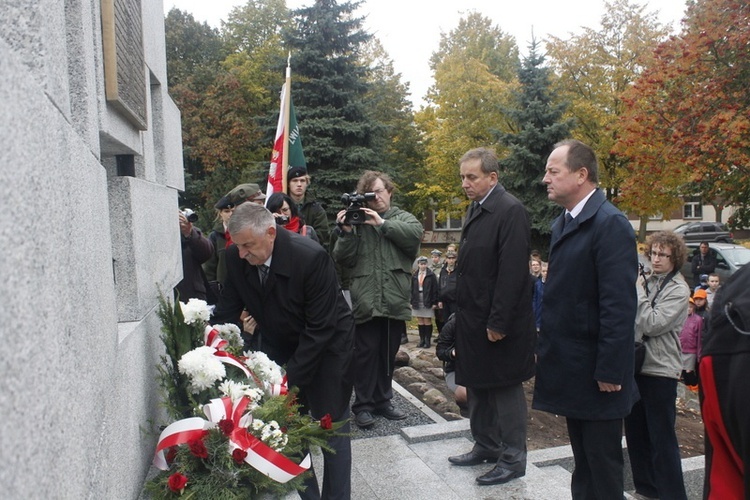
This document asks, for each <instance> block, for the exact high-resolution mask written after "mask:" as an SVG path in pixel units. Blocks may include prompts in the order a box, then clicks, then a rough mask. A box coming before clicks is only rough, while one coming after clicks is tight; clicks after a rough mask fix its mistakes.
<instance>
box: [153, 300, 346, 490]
mask: <svg viewBox="0 0 750 500" xmlns="http://www.w3.org/2000/svg"><path fill="white" fill-rule="evenodd" d="M211 313H212V307H211V306H208V305H207V304H206V302H205V301H202V300H197V299H190V300H189V301H188V302H187V303H182V302H180V303H179V307H172V305H171V304H170V303H169V302H168V301H167V300H166V299H164V297H162V298H161V299H160V306H159V317H160V319H161V321H162V335H161V339H162V342H163V343H164V346H165V350H166V354H165V355H164V356H162V357H161V359H160V361H161V362H160V364H159V366H158V372H159V383H160V386H161V388H162V391H163V392H164V396H165V398H164V406H165V408H166V409H167V411H168V413H169V415H170V417H172V418H173V419H175V421H174V422H172V423H171V424H169V425H168V426H166V427H164V428H163V430H162V431H161V434H160V436H159V440H158V443H157V446H156V453H155V455H154V461H153V464H154V466H155V467H156V468H157V469H159V472H158V473H157V474H156V475H155V476H154V477H153V478H152V479H151V480H149V481H148V482H147V484H146V490H147V491H148V492H149V493H150V494H151V496H152V497H153V498H173V497H175V496H179V495H182V494H186V495H188V494H189V496H191V497H194V498H254V497H257V496H259V495H261V494H271V495H273V496H277V495H279V496H280V495H284V494H286V493H289V492H290V491H293V490H296V489H297V490H298V489H301V488H302V487H303V481H304V479H305V477H306V475H307V474H309V473H308V472H307V470H308V469H309V467H310V457H309V455H308V454H307V450H308V449H310V447H312V446H320V447H322V448H324V449H326V450H330V448H329V447H328V445H327V440H328V439H329V438H330V437H332V435H333V434H334V433H335V432H336V430H337V429H338V428H339V427H341V426H342V425H343V424H344V422H337V423H334V422H332V420H331V417H330V415H326V416H324V417H323V418H322V419H321V420H320V421H316V420H314V419H312V418H311V417H310V416H309V415H302V414H300V411H299V404H298V403H297V400H296V394H297V392H298V391H297V389H296V388H288V387H287V383H286V376H285V374H284V371H283V369H282V368H281V367H280V366H278V365H277V364H276V363H274V362H273V361H271V360H270V359H269V358H268V356H266V355H265V354H264V353H262V352H253V351H248V352H243V351H242V346H243V341H242V337H241V335H240V330H239V328H237V326H236V325H233V324H226V325H216V326H208V321H209V319H210V316H211Z"/></svg>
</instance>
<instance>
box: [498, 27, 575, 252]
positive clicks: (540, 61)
mask: <svg viewBox="0 0 750 500" xmlns="http://www.w3.org/2000/svg"><path fill="white" fill-rule="evenodd" d="M544 60H545V58H544V55H543V54H539V53H538V52H537V42H536V40H535V39H533V38H532V42H531V44H530V46H529V55H528V56H526V57H524V58H523V60H522V62H521V67H520V69H519V71H518V80H519V83H520V85H521V91H520V92H519V93H518V95H517V102H516V105H515V106H514V107H513V108H512V109H508V110H506V115H507V116H508V118H509V120H510V121H511V122H512V123H514V125H515V127H514V128H515V130H514V131H513V132H510V133H502V132H500V133H498V139H499V142H500V144H501V145H502V146H504V147H506V148H508V149H507V151H508V154H507V155H506V156H505V157H504V158H502V159H501V160H500V167H501V179H500V182H501V183H502V184H503V186H505V188H506V189H507V190H508V191H509V192H510V193H511V194H513V195H514V196H516V197H517V198H518V199H520V200H521V202H523V204H524V205H525V206H526V209H527V210H528V211H529V216H530V218H531V244H532V247H533V248H536V249H539V250H542V251H546V249H547V248H548V247H549V235H550V224H551V223H552V220H553V219H554V218H555V217H556V216H557V215H559V213H560V208H559V207H558V206H557V205H555V204H554V203H552V202H551V201H549V200H548V199H547V188H546V187H545V185H544V184H542V177H544V168H545V164H546V161H547V157H548V156H549V155H550V153H551V152H552V149H553V147H554V145H555V143H556V142H558V141H560V140H563V139H566V138H568V137H570V133H571V130H572V128H573V121H572V120H571V119H563V114H564V112H565V109H566V107H567V105H566V104H565V103H557V102H556V99H555V95H554V94H553V92H552V90H551V86H550V69H549V68H547V67H545V66H544Z"/></svg>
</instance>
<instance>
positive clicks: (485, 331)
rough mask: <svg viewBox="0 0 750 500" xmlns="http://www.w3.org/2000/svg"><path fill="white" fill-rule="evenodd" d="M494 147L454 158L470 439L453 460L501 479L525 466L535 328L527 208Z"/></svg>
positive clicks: (459, 356)
mask: <svg viewBox="0 0 750 500" xmlns="http://www.w3.org/2000/svg"><path fill="white" fill-rule="evenodd" d="M499 170H500V169H499V166H498V163H497V158H496V157H495V153H494V152H493V151H492V150H489V149H485V148H478V149H473V150H471V151H469V152H468V153H466V154H465V155H464V156H463V157H462V158H461V160H460V171H461V180H462V182H461V186H462V187H463V189H464V191H465V192H466V196H468V197H469V199H471V200H473V201H472V206H471V208H470V209H469V213H468V215H467V218H466V221H465V222H464V227H463V231H462V233H461V252H460V253H459V254H458V263H457V264H456V270H457V272H458V276H457V279H456V307H457V309H456V332H457V334H456V383H457V384H459V385H463V386H466V388H467V391H468V399H469V415H470V424H471V434H472V436H473V437H474V441H475V444H474V447H473V449H472V450H471V451H469V452H468V453H465V454H463V455H457V456H452V457H449V458H448V461H449V462H451V463H452V464H454V465H464V466H468V465H477V464H480V463H482V462H493V463H495V467H494V468H493V469H492V470H490V471H489V472H487V473H486V474H484V475H481V476H479V477H478V478H477V479H476V480H477V482H478V483H479V484H485V485H487V484H501V483H506V482H508V481H510V480H512V479H514V478H518V477H521V476H523V475H524V474H525V473H526V417H527V413H528V410H527V408H526V398H525V396H524V391H523V385H522V383H523V381H525V380H528V379H530V378H531V377H532V376H533V375H534V342H535V339H536V328H535V326H534V315H533V313H532V307H531V291H532V280H531V275H530V274H529V270H528V269H529V264H528V262H529V239H530V228H529V216H528V214H527V212H526V209H525V208H524V206H523V205H522V204H521V202H520V201H518V200H517V199H516V198H515V197H514V196H513V195H511V194H510V193H508V192H507V191H506V190H505V188H503V187H502V186H501V185H500V184H498V174H499Z"/></svg>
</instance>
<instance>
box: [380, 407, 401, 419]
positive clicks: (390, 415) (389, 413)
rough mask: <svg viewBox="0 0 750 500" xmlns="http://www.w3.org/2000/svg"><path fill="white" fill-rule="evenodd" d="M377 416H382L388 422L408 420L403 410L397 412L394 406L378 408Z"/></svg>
mask: <svg viewBox="0 0 750 500" xmlns="http://www.w3.org/2000/svg"><path fill="white" fill-rule="evenodd" d="M374 413H375V414H376V415H382V416H383V417H385V418H387V419H388V420H403V419H405V418H406V413H404V412H402V411H401V410H397V409H396V408H394V407H393V405H388V406H386V407H385V408H378V409H376V410H375V412H374Z"/></svg>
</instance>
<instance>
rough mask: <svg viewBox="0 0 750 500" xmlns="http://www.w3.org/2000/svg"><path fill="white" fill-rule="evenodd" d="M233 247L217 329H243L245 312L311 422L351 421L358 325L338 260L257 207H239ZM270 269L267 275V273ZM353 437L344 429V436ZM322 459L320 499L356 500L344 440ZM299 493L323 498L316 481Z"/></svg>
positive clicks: (336, 440) (340, 438)
mask: <svg viewBox="0 0 750 500" xmlns="http://www.w3.org/2000/svg"><path fill="white" fill-rule="evenodd" d="M227 229H228V230H229V233H230V235H231V236H232V241H233V242H234V245H232V246H230V247H229V248H228V249H227V252H226V263H227V279H226V282H225V284H224V288H223V290H222V293H221V298H220V300H219V305H218V306H217V308H216V311H215V313H214V317H213V318H212V321H213V322H216V323H224V322H233V323H238V322H239V318H240V313H241V312H242V310H243V309H246V310H247V312H248V313H249V314H250V316H252V318H253V319H254V320H255V321H256V322H257V326H258V330H259V331H260V332H262V333H261V335H262V336H263V338H262V339H261V342H260V345H261V348H260V350H261V351H263V352H265V353H266V354H268V357H269V358H271V359H272V360H273V361H275V362H276V363H278V364H279V365H286V371H287V380H288V382H289V385H290V386H297V387H299V389H300V392H299V401H300V403H302V404H303V406H304V408H306V409H307V410H309V411H310V413H311V414H312V416H313V417H314V418H316V419H320V418H321V417H323V416H324V415H325V414H330V415H331V417H332V418H333V420H334V421H340V420H348V419H349V401H350V398H351V393H352V382H351V376H350V372H349V366H350V362H351V358H352V353H353V346H354V319H353V317H352V313H351V309H350V308H349V305H348V304H347V303H346V301H345V300H344V296H343V294H342V292H341V287H340V286H339V284H338V279H337V277H336V271H335V269H334V265H333V260H331V257H330V256H329V255H328V253H326V251H325V250H324V249H323V247H321V246H320V245H319V244H318V243H316V242H314V241H313V240H311V239H310V238H306V237H303V236H299V235H297V234H295V233H293V232H291V231H287V230H286V229H284V228H283V227H281V226H277V225H276V222H275V219H274V217H273V215H271V213H270V212H269V211H268V210H266V209H265V208H264V207H262V206H260V205H256V204H254V203H243V204H242V205H240V206H238V207H237V208H236V209H235V211H234V213H233V214H232V218H231V219H230V220H229V224H228V226H227ZM264 266H267V267H264ZM339 431H340V432H341V433H344V434H347V433H348V432H349V424H348V423H347V424H346V425H344V426H343V427H341V428H340V429H339ZM329 445H330V446H331V447H332V448H333V449H334V450H335V454H334V453H329V452H327V451H324V452H323V459H324V461H325V474H324V478H323V491H322V498H326V499H348V498H350V497H351V444H350V438H349V436H348V434H347V435H343V436H337V437H334V438H332V439H330V440H329ZM305 485H306V486H307V488H306V489H305V491H304V492H300V496H301V497H302V498H306V499H317V498H321V492H319V490H318V484H317V481H316V479H315V476H314V475H313V476H312V477H311V478H310V479H309V480H308V481H306V482H305Z"/></svg>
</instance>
